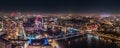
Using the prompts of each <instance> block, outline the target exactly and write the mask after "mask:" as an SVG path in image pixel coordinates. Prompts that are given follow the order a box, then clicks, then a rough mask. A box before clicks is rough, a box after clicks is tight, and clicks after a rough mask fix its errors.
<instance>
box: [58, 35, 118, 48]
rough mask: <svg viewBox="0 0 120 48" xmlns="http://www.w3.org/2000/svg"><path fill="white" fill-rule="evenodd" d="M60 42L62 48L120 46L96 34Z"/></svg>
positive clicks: (114, 47) (113, 47) (107, 47)
mask: <svg viewBox="0 0 120 48" xmlns="http://www.w3.org/2000/svg"><path fill="white" fill-rule="evenodd" d="M58 42H59V44H60V46H61V47H62V48H120V44H117V43H115V42H113V41H111V40H108V39H106V40H105V39H103V38H100V37H98V36H95V35H87V36H85V37H82V38H77V39H74V38H71V39H67V40H60V41H58Z"/></svg>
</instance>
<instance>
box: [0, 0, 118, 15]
mask: <svg viewBox="0 0 120 48" xmlns="http://www.w3.org/2000/svg"><path fill="white" fill-rule="evenodd" d="M0 11H6V12H7V11H21V12H79V13H120V1H119V0H0Z"/></svg>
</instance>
